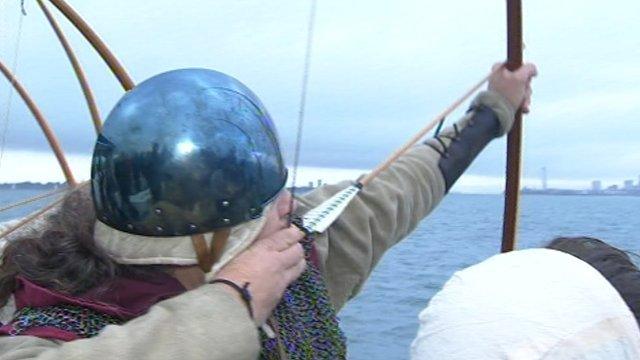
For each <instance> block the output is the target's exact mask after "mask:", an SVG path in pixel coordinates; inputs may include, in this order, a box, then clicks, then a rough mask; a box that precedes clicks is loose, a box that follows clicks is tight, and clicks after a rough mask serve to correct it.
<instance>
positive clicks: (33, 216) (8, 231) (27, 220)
mask: <svg viewBox="0 0 640 360" xmlns="http://www.w3.org/2000/svg"><path fill="white" fill-rule="evenodd" d="M87 185H89V181H85V182H83V183H80V184H78V185H76V186H75V187H73V188H72V189H79V188H80V187H82V186H87ZM69 190H71V189H69ZM65 198H66V197H65V196H62V197H60V198H59V199H57V200H55V201H53V202H52V203H51V204H49V205H47V206H45V207H43V208H42V209H40V210H38V211H36V212H34V213H33V214H31V215H29V216H27V217H25V218H24V219H22V220H20V222H18V223H17V224H15V225H14V226H12V227H10V228H8V229H6V230H5V231H3V232H2V233H0V239H2V238H3V237H5V236H8V235H9V234H11V233H12V232H14V231H16V230H18V229H20V228H21V227H23V226H25V225H27V224H28V223H30V222H32V221H33V220H35V219H37V218H39V217H40V216H42V215H43V214H44V213H46V212H47V211H49V210H51V209H53V208H54V207H55V206H56V205H58V204H60V203H61V202H62V201H63V200H64V199H65Z"/></svg>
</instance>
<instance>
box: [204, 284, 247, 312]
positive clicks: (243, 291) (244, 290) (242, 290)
mask: <svg viewBox="0 0 640 360" xmlns="http://www.w3.org/2000/svg"><path fill="white" fill-rule="evenodd" d="M216 283H220V284H225V285H227V286H229V287H230V288H232V289H234V290H235V291H237V292H238V293H239V294H240V298H242V301H244V304H245V305H246V306H247V309H248V310H249V316H250V317H251V319H254V318H253V307H252V306H251V293H250V292H249V283H248V282H246V283H244V285H243V286H240V285H238V284H236V283H234V282H233V281H231V280H227V279H213V280H211V281H210V282H209V284H216ZM254 320H255V319H254Z"/></svg>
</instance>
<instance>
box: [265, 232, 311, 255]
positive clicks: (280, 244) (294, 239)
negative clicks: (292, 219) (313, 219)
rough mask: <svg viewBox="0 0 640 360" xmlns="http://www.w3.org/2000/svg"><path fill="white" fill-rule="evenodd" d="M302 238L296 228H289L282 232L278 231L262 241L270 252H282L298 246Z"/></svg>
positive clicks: (302, 235) (301, 233)
mask: <svg viewBox="0 0 640 360" xmlns="http://www.w3.org/2000/svg"><path fill="white" fill-rule="evenodd" d="M303 238H304V233H303V232H302V231H300V230H299V229H298V228H297V227H295V226H291V227H289V228H286V229H284V230H280V231H278V232H276V233H275V234H273V235H271V236H269V237H268V238H266V239H264V240H262V241H264V244H265V246H267V247H268V248H269V249H271V250H275V251H284V250H287V249H288V248H290V247H292V246H293V245H295V244H298V242H299V241H300V240H302V239H303Z"/></svg>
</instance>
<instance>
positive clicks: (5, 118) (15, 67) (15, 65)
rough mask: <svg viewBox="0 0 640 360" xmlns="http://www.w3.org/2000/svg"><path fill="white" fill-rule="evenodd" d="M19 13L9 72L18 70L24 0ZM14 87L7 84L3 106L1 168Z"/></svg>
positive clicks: (0, 148)
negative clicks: (5, 99)
mask: <svg viewBox="0 0 640 360" xmlns="http://www.w3.org/2000/svg"><path fill="white" fill-rule="evenodd" d="M20 8H21V9H20V10H21V11H20V14H19V15H18V35H17V36H16V44H15V45H14V48H13V62H12V64H11V72H12V73H14V74H16V73H17V70H18V55H19V52H20V40H21V39H22V22H23V18H24V17H25V16H26V15H27V12H26V11H25V9H24V0H22V1H21V2H20ZM14 91H15V90H14V88H13V86H11V84H9V95H8V96H7V102H6V106H5V112H4V116H3V118H2V122H1V127H2V129H0V132H1V133H0V169H2V158H3V157H4V149H5V145H6V141H7V132H8V130H9V117H10V116H11V105H12V104H13V93H14Z"/></svg>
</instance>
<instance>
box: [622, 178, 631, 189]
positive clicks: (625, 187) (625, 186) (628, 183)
mask: <svg viewBox="0 0 640 360" xmlns="http://www.w3.org/2000/svg"><path fill="white" fill-rule="evenodd" d="M623 189H625V190H633V180H625V181H624V186H623Z"/></svg>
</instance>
